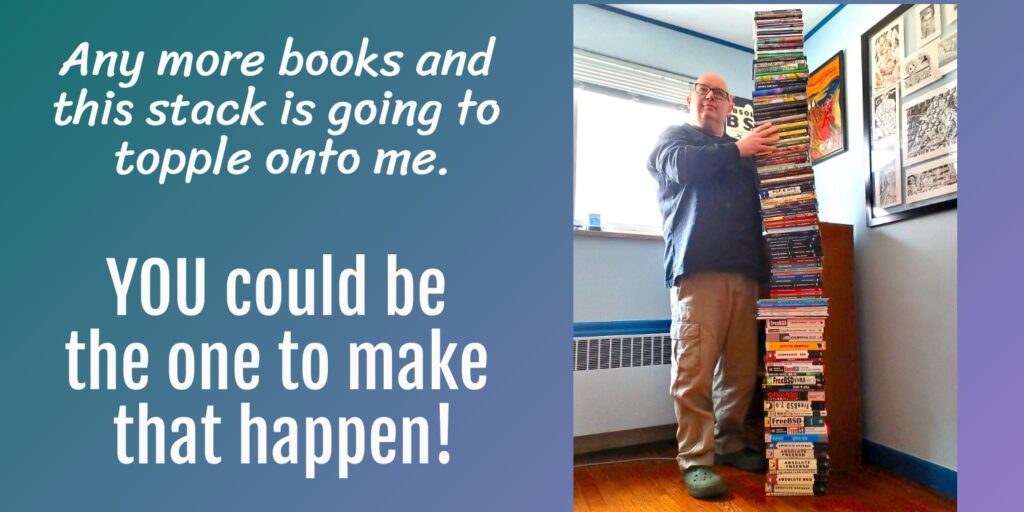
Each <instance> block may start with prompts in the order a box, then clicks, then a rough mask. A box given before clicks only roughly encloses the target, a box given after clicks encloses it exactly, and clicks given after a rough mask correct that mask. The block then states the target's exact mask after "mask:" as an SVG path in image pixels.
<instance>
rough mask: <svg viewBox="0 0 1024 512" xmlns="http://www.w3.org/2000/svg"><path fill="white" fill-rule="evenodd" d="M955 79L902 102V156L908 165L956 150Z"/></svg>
mask: <svg viewBox="0 0 1024 512" xmlns="http://www.w3.org/2000/svg"><path fill="white" fill-rule="evenodd" d="M956 92H957V91H956V82H953V83H952V84H949V85H947V86H945V87H942V88H940V89H936V90H934V91H931V92H929V93H928V94H926V95H924V96H921V97H919V98H918V99H916V100H914V101H911V102H907V103H904V104H903V137H902V139H903V155H904V156H903V158H904V162H905V163H906V164H907V165H912V164H916V163H920V162H923V161H925V160H928V159H931V158H934V157H937V156H943V155H947V154H949V153H953V152H955V151H956V139H957V115H956V114H957V96H956Z"/></svg>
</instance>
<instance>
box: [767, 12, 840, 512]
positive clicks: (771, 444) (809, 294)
mask: <svg viewBox="0 0 1024 512" xmlns="http://www.w3.org/2000/svg"><path fill="white" fill-rule="evenodd" d="M754 37H755V39H756V58H755V59H754V86H755V90H754V123H755V125H757V126H759V125H762V124H765V123H772V124H773V125H774V126H776V127H777V128H778V129H779V132H778V134H777V135H778V136H779V139H780V140H779V143H778V144H776V151H774V152H772V153H770V154H762V155H757V156H756V163H757V173H758V176H759V180H760V188H761V192H760V193H761V215H762V217H763V220H764V230H765V239H766V242H767V244H768V251H769V258H770V262H771V273H772V277H771V287H770V290H771V291H770V298H769V299H764V300H760V301H758V303H757V313H758V319H761V320H765V329H766V331H765V332H766V338H765V339H766V343H767V346H766V349H767V350H766V356H765V375H766V376H765V379H764V383H763V386H764V389H765V402H764V410H765V420H764V424H765V444H766V446H767V450H766V451H767V453H766V455H767V457H768V477H767V482H766V483H765V492H766V493H767V494H768V495H769V496H793V495H823V494H825V492H826V490H827V485H828V473H829V459H828V425H827V424H826V418H827V415H826V414H827V413H826V410H825V365H824V355H825V352H824V351H825V340H824V332H825V318H826V317H827V316H828V299H827V298H825V297H823V296H822V282H821V255H822V252H821V236H820V234H819V230H818V203H817V199H816V197H815V193H814V172H813V170H812V169H811V160H810V154H809V152H808V149H809V142H810V133H809V131H808V124H807V75H808V69H807V57H806V56H804V53H803V44H804V38H803V16H802V13H801V11H800V10H799V9H787V10H779V11H760V12H757V13H756V14H755V16H754Z"/></svg>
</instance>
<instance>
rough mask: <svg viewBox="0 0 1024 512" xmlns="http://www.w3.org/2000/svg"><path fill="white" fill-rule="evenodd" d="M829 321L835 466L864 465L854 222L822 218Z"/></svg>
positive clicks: (831, 447) (827, 386) (829, 392)
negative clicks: (826, 220) (838, 221)
mask: <svg viewBox="0 0 1024 512" xmlns="http://www.w3.org/2000/svg"><path fill="white" fill-rule="evenodd" d="M820 226H821V243H822V251H823V253H824V258H823V260H822V284H823V285H824V293H825V296H826V297H828V299H829V304H828V313H829V317H828V320H827V321H826V322H825V342H826V343H827V345H826V350H825V402H826V405H825V407H826V408H827V409H828V426H829V450H828V451H829V458H830V459H831V463H832V471H834V472H842V471H848V470H852V469H857V468H860V466H861V414H860V367H859V361H860V357H859V354H858V352H857V299H856V298H857V295H856V291H855V286H854V284H855V279H854V273H853V268H854V267H853V226H850V225H848V224H832V223H824V222H823V223H821V225H820Z"/></svg>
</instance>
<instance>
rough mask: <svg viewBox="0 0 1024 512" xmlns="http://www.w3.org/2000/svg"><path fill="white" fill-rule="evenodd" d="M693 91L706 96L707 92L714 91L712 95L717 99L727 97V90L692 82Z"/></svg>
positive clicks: (720, 99)
mask: <svg viewBox="0 0 1024 512" xmlns="http://www.w3.org/2000/svg"><path fill="white" fill-rule="evenodd" d="M693 92H695V93H697V95H698V96H707V95H708V93H709V92H711V93H714V97H715V99H716V100H718V101H725V100H727V99H729V91H726V90H723V89H719V88H717V87H708V86H706V85H704V84H694V86H693Z"/></svg>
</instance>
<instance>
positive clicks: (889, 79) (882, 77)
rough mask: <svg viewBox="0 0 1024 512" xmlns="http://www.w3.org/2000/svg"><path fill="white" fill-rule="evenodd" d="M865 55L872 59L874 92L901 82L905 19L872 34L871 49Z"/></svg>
mask: <svg viewBox="0 0 1024 512" xmlns="http://www.w3.org/2000/svg"><path fill="white" fill-rule="evenodd" d="M864 55H868V56H870V59H871V74H870V75H868V76H871V77H872V85H871V88H872V91H873V92H875V93H879V92H882V91H884V90H885V89H888V88H889V87H892V86H893V84H895V83H897V82H899V81H900V66H901V65H902V64H903V18H898V19H897V20H896V21H895V22H893V23H892V24H891V25H889V26H887V27H885V28H884V29H881V30H878V31H877V33H874V34H872V36H871V46H870V49H868V50H867V51H865V52H864Z"/></svg>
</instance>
